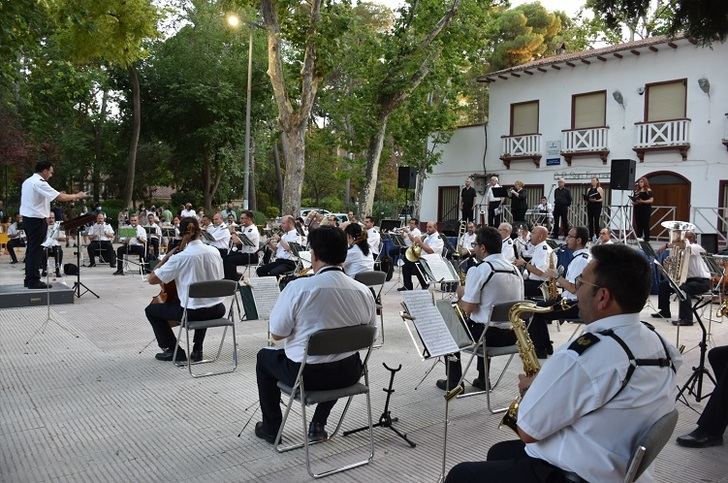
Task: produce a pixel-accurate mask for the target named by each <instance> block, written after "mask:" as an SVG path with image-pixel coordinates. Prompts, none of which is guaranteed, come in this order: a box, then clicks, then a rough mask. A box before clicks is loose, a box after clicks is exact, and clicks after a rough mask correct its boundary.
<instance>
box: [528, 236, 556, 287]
mask: <svg viewBox="0 0 728 483" xmlns="http://www.w3.org/2000/svg"><path fill="white" fill-rule="evenodd" d="M553 253H554V251H553V250H552V249H551V247H550V246H548V244H547V243H546V240H544V241H542V242H541V243H539V244H538V245H536V246H535V247H533V256H532V257H531V265H533V266H534V267H536V268H538V269H539V270H541V271H542V272H545V271H546V269H548V268H549V264H550V261H551V257H552V256H554V257H555V255H553ZM554 266H556V260H554ZM528 279H529V280H541V281H545V280H546V277H543V276H541V275H536V274H535V273H533V272H528Z"/></svg>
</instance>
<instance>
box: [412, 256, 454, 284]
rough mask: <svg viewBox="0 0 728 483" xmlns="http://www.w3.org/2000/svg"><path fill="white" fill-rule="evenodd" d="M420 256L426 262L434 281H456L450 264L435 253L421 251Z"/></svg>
mask: <svg viewBox="0 0 728 483" xmlns="http://www.w3.org/2000/svg"><path fill="white" fill-rule="evenodd" d="M420 258H421V259H422V260H423V261H424V262H425V263H427V267H428V268H429V269H430V272H431V273H432V276H433V277H434V280H433V281H435V282H441V281H442V282H457V281H458V280H459V279H458V276H457V274H456V273H455V271H454V269H453V268H452V265H450V263H449V262H448V261H447V260H445V259H444V258H442V256H441V255H438V254H437V253H423V254H422V255H421V256H420Z"/></svg>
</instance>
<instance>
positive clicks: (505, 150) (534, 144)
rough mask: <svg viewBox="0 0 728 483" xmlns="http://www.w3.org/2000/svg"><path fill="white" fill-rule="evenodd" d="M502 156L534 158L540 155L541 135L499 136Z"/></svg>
mask: <svg viewBox="0 0 728 483" xmlns="http://www.w3.org/2000/svg"><path fill="white" fill-rule="evenodd" d="M501 138H502V148H501V154H502V156H507V157H517V156H535V155H540V154H541V135H540V134H525V135H523V136H501Z"/></svg>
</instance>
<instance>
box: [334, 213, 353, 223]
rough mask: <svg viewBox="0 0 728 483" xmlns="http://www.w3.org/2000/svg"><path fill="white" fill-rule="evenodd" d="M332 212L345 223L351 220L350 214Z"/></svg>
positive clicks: (340, 221)
mask: <svg viewBox="0 0 728 483" xmlns="http://www.w3.org/2000/svg"><path fill="white" fill-rule="evenodd" d="M331 214H332V215H334V216H335V217H336V218H337V219H338V220H339V223H344V222H346V221H349V215H347V214H346V213H331Z"/></svg>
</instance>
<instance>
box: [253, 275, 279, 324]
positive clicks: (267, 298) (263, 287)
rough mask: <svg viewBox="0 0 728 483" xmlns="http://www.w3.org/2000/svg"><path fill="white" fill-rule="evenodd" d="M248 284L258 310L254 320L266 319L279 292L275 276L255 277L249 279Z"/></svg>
mask: <svg viewBox="0 0 728 483" xmlns="http://www.w3.org/2000/svg"><path fill="white" fill-rule="evenodd" d="M249 284H250V289H251V291H252V292H253V299H254V300H255V308H256V309H257V312H258V319H256V320H268V319H269V318H270V313H271V311H272V310H273V306H274V305H275V304H276V301H277V300H278V295H279V294H280V293H281V290H280V287H279V286H278V280H277V279H276V277H257V278H253V279H251V280H250V282H249Z"/></svg>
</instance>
